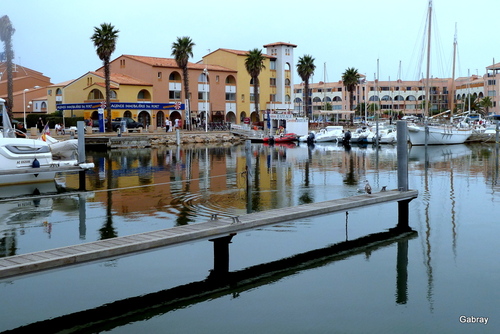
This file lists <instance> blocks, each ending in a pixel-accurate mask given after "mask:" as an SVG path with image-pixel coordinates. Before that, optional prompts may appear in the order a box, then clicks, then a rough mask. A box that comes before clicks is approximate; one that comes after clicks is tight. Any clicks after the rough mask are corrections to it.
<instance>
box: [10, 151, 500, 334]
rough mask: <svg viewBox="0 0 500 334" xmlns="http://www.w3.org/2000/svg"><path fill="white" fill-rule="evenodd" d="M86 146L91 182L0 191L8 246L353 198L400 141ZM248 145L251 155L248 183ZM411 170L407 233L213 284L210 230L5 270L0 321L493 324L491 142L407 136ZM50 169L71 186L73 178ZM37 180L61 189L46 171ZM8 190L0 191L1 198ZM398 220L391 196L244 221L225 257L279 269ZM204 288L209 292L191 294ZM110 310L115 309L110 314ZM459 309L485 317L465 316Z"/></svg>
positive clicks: (407, 326) (376, 327)
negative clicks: (30, 269) (120, 253)
mask: <svg viewBox="0 0 500 334" xmlns="http://www.w3.org/2000/svg"><path fill="white" fill-rule="evenodd" d="M87 153H88V155H89V160H90V161H93V162H94V163H95V164H96V168H95V170H93V171H91V172H90V173H88V175H87V189H89V191H88V192H87V193H86V194H85V196H79V195H76V194H71V193H69V194H65V195H64V196H60V195H58V196H46V197H44V198H41V199H40V198H36V199H33V198H30V197H25V198H23V199H22V200H16V201H0V215H1V216H2V217H1V220H0V232H1V237H2V239H1V243H0V246H1V247H2V248H1V249H0V251H1V254H2V256H7V255H13V254H23V253H28V252H33V251H39V250H43V249H50V248H56V247H62V246H66V245H73V244H78V243H85V242H90V241H95V240H100V239H104V238H109V237H113V236H125V235H129V234H134V233H140V232H145V231H150V230H157V229H162V228H168V227H173V226H178V225H183V224H193V223H197V222H201V221H205V220H207V219H209V218H210V216H211V215H212V214H213V213H218V214H219V216H232V215H242V214H245V213H247V212H252V211H259V210H267V209H272V208H280V207H287V206H294V205H299V204H303V203H310V202H318V201H324V200H329V199H335V198H342V197H347V196H353V195H356V194H358V193H359V189H360V188H362V187H363V185H364V183H363V181H364V180H365V179H367V180H369V182H370V184H371V185H372V187H373V188H374V190H375V191H378V190H379V189H380V188H381V187H382V186H387V188H389V189H393V188H396V187H397V171H396V159H397V158H396V148H395V147H383V148H382V149H380V150H379V151H376V150H374V149H372V148H371V147H368V148H359V147H353V148H352V149H351V150H350V151H345V150H344V149H343V148H340V147H337V146H336V145H335V144H330V145H328V144H326V145H316V146H315V147H314V148H313V149H308V148H307V147H306V146H298V147H266V146H263V145H261V144H252V146H251V152H245V147H244V146H236V147H204V146H200V147H198V146H193V147H183V148H179V149H173V150H169V149H164V148H163V149H142V150H123V151H109V152H102V153H100V152H95V153H92V152H87ZM246 156H251V161H252V167H251V169H250V176H251V178H252V183H251V186H252V187H251V194H250V195H248V192H247V189H246V184H247V182H246V177H247V173H246V172H245V164H246V159H245V157H246ZM426 157H427V162H426ZM409 169H410V173H409V174H410V175H409V184H410V188H412V189H417V190H418V191H419V197H418V198H417V199H415V200H413V201H412V202H411V203H410V226H411V227H412V228H413V229H414V230H415V231H416V232H417V233H418V235H417V236H414V237H411V238H408V239H404V240H399V242H389V243H384V244H381V245H379V246H378V247H372V248H370V249H365V250H363V251H361V252H354V253H352V254H346V255H344V256H335V255H326V256H323V257H321V258H317V257H316V258H314V257H313V256H309V255H304V256H306V257H308V260H307V261H303V262H300V263H299V264H298V265H296V266H293V267H287V268H285V269H282V270H281V271H280V272H279V273H272V274H268V275H261V276H260V277H252V278H251V279H248V280H247V281H241V282H240V283H239V284H238V285H236V286H232V287H231V289H223V290H217V289H215V288H214V287H213V286H212V285H211V284H210V282H208V281H209V280H207V277H208V276H209V274H210V270H211V269H212V268H213V249H212V247H213V245H212V243H211V242H208V241H199V242H193V243H189V244H185V245H181V246H175V247H168V248H162V249H159V250H154V251H150V252H145V253H141V254H136V255H132V256H127V257H121V258H116V259H111V260H107V261H101V262H96V263H91V264H86V265H81V266H76V267H70V268H65V269H60V270H54V271H48V272H43V273H39V274H34V275H30V276H25V277H21V278H15V279H4V280H1V281H0V296H1V300H2V302H1V303H0V314H1V316H0V319H1V321H0V331H4V330H8V329H14V328H18V327H20V326H23V325H28V324H31V323H35V322H42V321H44V320H47V319H53V318H58V317H61V318H60V320H54V321H53V322H42V323H40V326H47V327H44V328H43V332H47V333H48V332H51V331H53V332H54V331H56V328H57V326H58V324H60V323H61V322H64V321H66V322H70V323H77V322H78V320H75V319H79V320H81V318H83V319H85V321H84V322H87V323H89V324H90V323H92V322H98V321H100V320H102V318H103V317H104V319H105V321H103V322H101V323H99V325H96V327H93V328H92V329H91V330H87V331H86V330H84V329H82V330H81V332H105V331H107V332H112V333H138V332H143V333H166V332H168V333H401V332H405V333H471V332H478V333H483V332H484V333H497V332H499V331H500V324H499V323H500V311H499V310H500V292H499V289H498V282H499V281H500V264H499V261H498V255H499V254H500V244H499V242H498V239H497V235H498V234H499V233H500V226H499V219H498V217H497V215H498V214H497V212H498V205H499V201H500V196H499V194H500V192H499V190H500V187H499V186H498V178H499V165H498V159H497V151H496V148H495V146H494V145H467V146H465V145H458V146H451V147H431V148H430V149H429V150H428V152H427V154H425V152H424V151H423V148H412V149H411V151H410V168H409ZM59 183H63V184H64V185H65V186H66V187H68V188H77V186H78V177H77V175H67V176H66V177H64V178H61V179H60V180H59ZM23 190H24V191H25V192H32V191H33V190H34V189H23ZM38 190H39V191H41V192H45V193H53V192H56V188H55V186H54V185H53V184H48V185H44V186H42V187H40V189H38ZM16 191H18V192H21V190H19V189H2V192H1V195H0V196H4V195H5V194H6V193H14V192H16ZM396 221H397V204H396V203H387V204H383V205H378V206H372V207H366V208H362V209H356V210H352V211H350V212H349V213H348V214H346V213H345V212H342V213H337V214H332V215H325V216H316V217H311V218H308V219H300V220H296V221H290V222H287V223H285V224H279V225H276V226H268V227H266V228H262V229H258V230H252V231H247V232H242V233H239V234H237V235H236V236H235V237H234V238H233V240H232V243H231V244H230V270H231V271H232V272H239V273H249V272H251V271H252V270H253V269H254V268H260V267H261V266H259V265H262V264H266V263H269V262H273V261H277V262H274V263H273V264H272V265H271V267H275V266H278V265H280V264H282V263H283V262H284V261H279V260H283V259H286V258H288V257H291V256H294V255H296V254H304V253H305V254H310V253H309V252H311V251H313V250H317V249H322V248H327V247H328V246H331V245H332V244H336V243H339V242H343V241H345V240H354V239H356V238H360V237H363V236H365V235H367V234H370V233H376V232H383V231H386V230H387V229H389V228H391V227H394V226H395V224H396ZM250 276H251V275H250ZM200 286H201V289H202V290H203V289H208V290H211V291H210V292H209V293H207V294H205V295H202V296H198V297H197V298H188V297H187V296H189V293H190V292H192V291H195V290H196V289H199V287H200ZM186 291H188V292H187V293H186ZM158 300H161V301H164V300H173V302H171V303H169V304H165V303H163V304H162V303H161V302H158ZM86 310H94V312H93V313H92V311H86ZM109 310H115V311H116V310H118V313H119V314H120V315H121V317H118V318H115V319H113V320H111V319H110V317H108V318H106V314H108V313H107V312H108V311H109ZM122 310H123V312H122ZM80 311H86V312H82V313H77V312H80ZM125 312H130V313H125ZM79 314H80V318H78V315H79ZM97 314H98V315H97ZM67 315H70V316H67ZM63 316H66V317H63ZM460 316H466V317H471V316H474V317H488V318H489V320H488V324H487V325H484V324H478V323H476V324H462V323H460V321H459V319H460ZM73 321H74V322H73ZM38 329H39V331H40V329H42V328H41V327H39V328H38Z"/></svg>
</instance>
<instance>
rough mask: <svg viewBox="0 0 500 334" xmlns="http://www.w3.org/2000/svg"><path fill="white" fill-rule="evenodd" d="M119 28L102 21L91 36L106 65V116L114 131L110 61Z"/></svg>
mask: <svg viewBox="0 0 500 334" xmlns="http://www.w3.org/2000/svg"><path fill="white" fill-rule="evenodd" d="M119 32H120V31H119V30H115V27H114V26H112V25H111V23H101V26H100V27H94V34H93V35H92V36H91V37H90V39H91V40H92V42H93V43H94V47H95V48H96V52H97V56H98V57H99V59H101V60H102V62H103V65H104V84H105V87H106V118H107V127H106V128H107V131H108V132H111V131H113V128H112V125H111V85H110V77H111V74H110V69H109V62H110V59H111V55H112V54H113V52H114V51H115V49H116V40H117V39H118V33H119Z"/></svg>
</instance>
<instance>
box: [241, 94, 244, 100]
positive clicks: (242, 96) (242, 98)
mask: <svg viewBox="0 0 500 334" xmlns="http://www.w3.org/2000/svg"><path fill="white" fill-rule="evenodd" d="M241 102H245V94H241Z"/></svg>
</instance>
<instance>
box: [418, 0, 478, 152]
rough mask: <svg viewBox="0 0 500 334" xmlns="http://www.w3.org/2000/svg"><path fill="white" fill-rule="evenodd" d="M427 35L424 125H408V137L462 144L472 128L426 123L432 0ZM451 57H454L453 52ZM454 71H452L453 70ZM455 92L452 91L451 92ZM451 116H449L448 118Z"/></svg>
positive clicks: (423, 142) (428, 142)
mask: <svg viewBox="0 0 500 334" xmlns="http://www.w3.org/2000/svg"><path fill="white" fill-rule="evenodd" d="M428 15H429V17H428V22H429V25H428V37H427V73H426V74H427V75H426V79H427V80H426V86H425V98H426V100H427V101H426V103H425V112H424V117H425V122H426V123H425V125H424V126H416V125H409V126H408V137H409V141H410V143H411V144H412V145H450V144H463V143H465V141H466V140H467V139H468V138H469V137H470V136H471V134H472V129H470V128H461V127H459V126H455V125H454V124H452V123H450V124H447V125H428V124H427V121H428V120H427V116H428V115H429V103H428V101H430V87H429V85H430V84H429V77H430V73H429V69H430V48H431V19H432V0H429V7H428ZM454 48H455V51H456V36H455V41H454ZM453 57H454V58H455V52H454V55H453ZM453 72H454V71H453ZM454 80H455V74H454V73H453V81H454ZM454 93H455V92H454V91H452V94H454ZM451 119H452V117H450V120H451Z"/></svg>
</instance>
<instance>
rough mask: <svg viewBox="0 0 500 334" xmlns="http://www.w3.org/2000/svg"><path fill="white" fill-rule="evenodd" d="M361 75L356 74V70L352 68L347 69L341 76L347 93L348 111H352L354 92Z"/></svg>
mask: <svg viewBox="0 0 500 334" xmlns="http://www.w3.org/2000/svg"><path fill="white" fill-rule="evenodd" d="M360 78H361V75H360V74H359V73H358V70H357V69H355V68H354V67H351V68H348V69H347V70H346V71H345V72H344V73H343V74H342V82H343V84H344V86H345V88H346V89H347V91H348V92H349V110H353V109H354V91H355V89H356V86H357V85H358V84H359V79H360Z"/></svg>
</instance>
